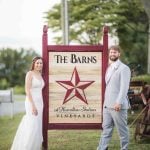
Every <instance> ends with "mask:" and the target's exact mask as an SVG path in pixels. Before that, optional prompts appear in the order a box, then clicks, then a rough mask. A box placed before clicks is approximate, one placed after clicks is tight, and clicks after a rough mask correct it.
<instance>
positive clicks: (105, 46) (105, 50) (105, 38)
mask: <svg viewBox="0 0 150 150" xmlns="http://www.w3.org/2000/svg"><path fill="white" fill-rule="evenodd" d="M102 63H103V70H102V85H103V86H102V93H103V94H102V100H103V102H104V91H105V72H106V69H107V66H108V27H107V26H105V27H104V28H103V56H102ZM102 106H103V104H102Z"/></svg>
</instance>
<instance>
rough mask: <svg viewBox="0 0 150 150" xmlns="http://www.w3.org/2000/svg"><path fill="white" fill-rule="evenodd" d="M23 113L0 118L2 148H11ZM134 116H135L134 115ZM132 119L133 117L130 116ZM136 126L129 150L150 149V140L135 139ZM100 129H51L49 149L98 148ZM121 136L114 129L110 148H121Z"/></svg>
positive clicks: (74, 149)
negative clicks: (12, 116)
mask: <svg viewBox="0 0 150 150" xmlns="http://www.w3.org/2000/svg"><path fill="white" fill-rule="evenodd" d="M22 116H23V114H17V115H15V116H14V118H13V119H11V118H10V117H1V118H0V150H9V149H10V147H11V144H12V141H13V138H14V135H15V132H16V129H17V127H18V125H19V123H20V121H21V118H22ZM133 118H134V117H133ZM130 121H131V117H130ZM134 130H135V129H134V126H133V128H130V145H129V150H150V141H149V139H147V140H141V141H140V142H139V143H137V142H135V141H134V138H133V136H134ZM100 133H101V131H100V130H49V132H48V145H49V146H48V147H49V150H96V147H97V145H98V142H99V138H100ZM119 149H120V148H119V138H118V135H117V132H116V130H114V133H113V137H112V140H111V142H110V145H109V150H119Z"/></svg>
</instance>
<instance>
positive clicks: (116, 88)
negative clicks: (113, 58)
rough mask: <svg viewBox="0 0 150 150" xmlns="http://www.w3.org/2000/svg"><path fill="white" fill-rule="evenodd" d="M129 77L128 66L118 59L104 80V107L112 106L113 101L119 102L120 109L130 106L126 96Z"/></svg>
mask: <svg viewBox="0 0 150 150" xmlns="http://www.w3.org/2000/svg"><path fill="white" fill-rule="evenodd" d="M130 78H131V71H130V69H129V67H128V66H127V65H125V64H123V63H122V62H121V61H120V60H118V62H117V64H116V66H115V67H114V69H113V71H112V72H111V75H110V76H109V78H107V80H106V89H105V99H104V105H103V106H104V107H108V108H113V107H114V105H115V103H118V104H121V109H128V108H129V107H130V104H129V100H128V97H127V93H128V89H129V83H130Z"/></svg>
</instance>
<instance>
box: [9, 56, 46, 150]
mask: <svg viewBox="0 0 150 150" xmlns="http://www.w3.org/2000/svg"><path fill="white" fill-rule="evenodd" d="M42 68H43V60H42V58H41V57H35V58H33V60H32V64H31V69H30V71H29V72H27V74H26V78H25V92H26V100H25V110H26V114H25V115H24V116H23V118H22V121H21V123H20V125H19V127H18V130H17V132H16V135H15V138H14V141H13V144H12V147H11V150H40V149H41V145H42V141H43V136H42V114H43V97H42V88H43V87H44V80H43V78H42V75H41V73H42Z"/></svg>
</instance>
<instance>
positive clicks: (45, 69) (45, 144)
mask: <svg viewBox="0 0 150 150" xmlns="http://www.w3.org/2000/svg"><path fill="white" fill-rule="evenodd" d="M47 31H48V27H47V26H46V25H44V27H43V36H42V55H43V78H44V81H45V87H44V88H43V103H44V108H43V148H44V150H47V148H48V133H47V132H48V83H49V82H48V59H47V57H48V50H47V44H48V35H47Z"/></svg>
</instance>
